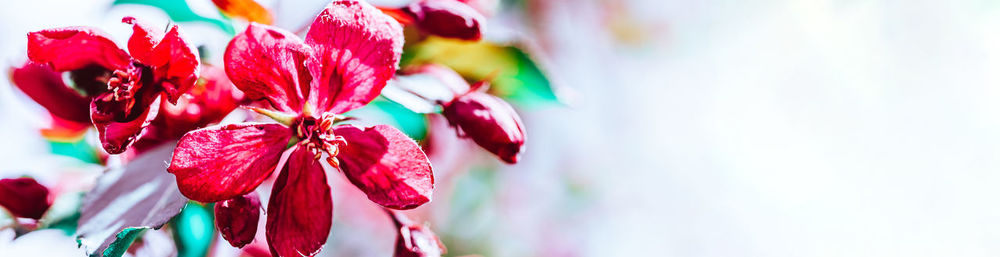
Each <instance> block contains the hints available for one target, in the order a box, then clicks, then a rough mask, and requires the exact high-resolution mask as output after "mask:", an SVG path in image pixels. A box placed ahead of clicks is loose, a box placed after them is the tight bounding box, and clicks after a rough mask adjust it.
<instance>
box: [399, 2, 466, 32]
mask: <svg viewBox="0 0 1000 257" xmlns="http://www.w3.org/2000/svg"><path fill="white" fill-rule="evenodd" d="M404 10H405V11H407V12H408V13H410V14H412V16H413V18H414V21H415V23H416V24H417V27H419V28H420V29H421V30H424V31H426V32H428V33H430V34H432V35H435V36H440V37H446V38H455V39H463V40H473V41H478V40H480V39H482V38H483V30H484V29H483V27H484V26H485V21H486V17H483V15H482V14H481V13H479V11H476V9H473V8H472V7H470V6H469V5H467V4H465V3H462V2H459V1H457V0H421V1H418V2H415V3H412V4H410V5H409V6H407V7H406V9H404Z"/></svg>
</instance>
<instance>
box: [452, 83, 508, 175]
mask: <svg viewBox="0 0 1000 257" xmlns="http://www.w3.org/2000/svg"><path fill="white" fill-rule="evenodd" d="M443 114H444V116H445V118H447V119H448V122H449V123H451V124H452V125H453V126H455V127H457V128H458V129H459V130H460V134H464V135H465V136H466V137H470V138H472V141H475V142H476V144H479V146H481V147H483V148H485V149H486V150H488V151H490V152H492V153H493V154H495V155H497V157H500V159H501V160H503V161H505V162H508V163H512V164H513V163H517V161H518V158H519V157H520V154H521V152H522V151H523V150H524V125H522V123H521V117H519V116H518V115H517V113H516V112H514V108H513V107H511V106H510V104H508V103H507V102H505V101H504V100H502V99H500V98H498V97H496V96H492V95H489V94H486V93H482V92H476V91H473V92H469V93H468V94H465V95H462V96H459V97H458V98H456V99H455V100H454V101H452V102H451V103H448V104H447V105H446V106H445V107H444V112H443Z"/></svg>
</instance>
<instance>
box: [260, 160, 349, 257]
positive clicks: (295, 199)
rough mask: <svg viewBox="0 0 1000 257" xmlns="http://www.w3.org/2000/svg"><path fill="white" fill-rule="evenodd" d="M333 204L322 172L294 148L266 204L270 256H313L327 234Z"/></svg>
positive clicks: (324, 241)
mask: <svg viewBox="0 0 1000 257" xmlns="http://www.w3.org/2000/svg"><path fill="white" fill-rule="evenodd" d="M332 222H333V202H332V200H331V199H330V185H328V184H327V183H326V172H324V171H323V166H321V165H320V163H319V162H318V161H316V159H315V157H314V155H313V154H311V153H310V152H309V151H308V150H306V148H304V147H299V148H296V149H295V150H294V151H293V152H292V154H291V156H289V157H288V162H287V164H286V165H285V167H284V168H283V169H282V170H281V174H280V175H278V179H277V180H275V181H274V188H273V189H272V190H271V200H270V201H269V202H268V203H267V231H266V234H267V243H268V244H270V246H271V253H272V254H273V255H274V256H313V255H315V254H316V253H319V250H320V248H322V247H323V244H324V243H326V238H327V236H329V234H330V225H331V223H332Z"/></svg>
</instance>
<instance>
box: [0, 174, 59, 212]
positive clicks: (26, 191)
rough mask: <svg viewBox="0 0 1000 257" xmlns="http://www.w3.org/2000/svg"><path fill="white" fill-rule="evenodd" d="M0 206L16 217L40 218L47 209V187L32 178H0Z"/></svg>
mask: <svg viewBox="0 0 1000 257" xmlns="http://www.w3.org/2000/svg"><path fill="white" fill-rule="evenodd" d="M0 207H3V208H4V209H7V211H9V212H10V214H13V215H14V216H17V217H22V218H31V219H36V220H37V219H41V218H42V215H43V214H45V211H47V210H49V189H48V188H45V186H42V185H41V184H38V182H37V181H35V179H33V178H6V179H0Z"/></svg>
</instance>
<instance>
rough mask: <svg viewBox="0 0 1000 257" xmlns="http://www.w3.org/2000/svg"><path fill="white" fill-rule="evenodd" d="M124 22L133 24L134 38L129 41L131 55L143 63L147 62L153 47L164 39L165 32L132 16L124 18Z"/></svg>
mask: <svg viewBox="0 0 1000 257" xmlns="http://www.w3.org/2000/svg"><path fill="white" fill-rule="evenodd" d="M122 22H124V23H127V24H132V37H129V39H128V52H129V54H131V55H132V57H133V58H136V59H138V60H139V61H141V62H147V60H148V59H149V54H150V52H152V51H153V47H156V44H158V43H159V42H160V39H162V38H163V32H162V31H161V30H160V29H156V28H152V27H150V26H149V24H146V23H144V22H141V21H139V20H137V19H136V18H134V17H130V16H126V17H124V18H122Z"/></svg>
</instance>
